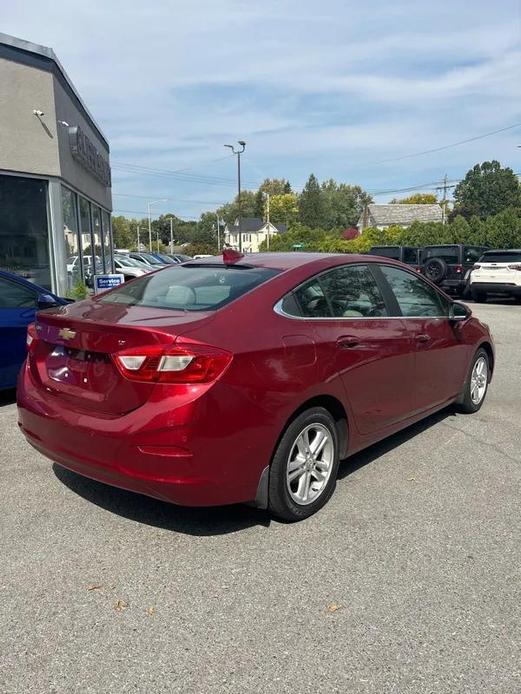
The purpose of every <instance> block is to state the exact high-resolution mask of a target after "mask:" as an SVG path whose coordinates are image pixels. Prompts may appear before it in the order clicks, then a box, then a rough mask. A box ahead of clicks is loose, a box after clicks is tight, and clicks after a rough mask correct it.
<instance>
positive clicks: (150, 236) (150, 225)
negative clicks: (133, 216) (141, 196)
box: [147, 198, 166, 253]
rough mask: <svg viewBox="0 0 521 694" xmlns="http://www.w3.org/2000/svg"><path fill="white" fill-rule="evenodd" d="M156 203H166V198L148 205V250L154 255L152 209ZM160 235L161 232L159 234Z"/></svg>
mask: <svg viewBox="0 0 521 694" xmlns="http://www.w3.org/2000/svg"><path fill="white" fill-rule="evenodd" d="M156 202H166V200H165V199H164V198H161V200H151V201H150V202H148V203H147V205H148V250H149V251H150V252H151V253H152V213H151V212H150V208H151V207H152V205H155V204H156ZM158 234H159V232H158Z"/></svg>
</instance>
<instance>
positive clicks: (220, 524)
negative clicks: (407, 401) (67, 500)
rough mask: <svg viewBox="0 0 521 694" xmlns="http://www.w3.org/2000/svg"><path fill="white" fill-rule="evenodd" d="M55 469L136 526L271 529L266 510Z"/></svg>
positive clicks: (412, 432)
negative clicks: (212, 503) (174, 498)
mask: <svg viewBox="0 0 521 694" xmlns="http://www.w3.org/2000/svg"><path fill="white" fill-rule="evenodd" d="M453 415H454V411H453V410H452V409H450V408H447V409H445V410H442V411H441V412H438V413H437V414H435V415H432V416H431V417H428V418H427V419H424V420H423V421H421V422H419V423H417V424H414V425H413V426H411V427H408V428H407V429H405V430H404V431H401V432H399V433H397V434H394V436H391V437H389V438H387V439H384V440H383V441H382V442H380V443H378V444H375V445H374V446H371V447H370V448H367V449H366V450H364V451H361V452H360V453H357V454H356V455H354V456H353V457H351V458H348V459H347V460H345V461H343V462H342V464H341V466H340V470H339V474H338V479H339V480H342V479H344V478H345V477H348V476H349V475H351V474H352V473H354V472H356V470H359V469H360V468H362V467H364V465H367V464H369V463H371V462H372V461H373V460H375V459H376V458H379V457H380V456H381V455H384V454H385V453H387V452H389V451H391V450H393V449H394V448H397V447H398V446H400V445H401V444H402V443H405V441H408V440H409V439H411V438H413V437H414V436H416V435H417V434H420V433H422V432H423V431H426V430H427V429H429V428H430V427H432V426H435V425H436V424H438V423H439V422H441V421H443V420H444V419H446V418H447V417H450V416H453ZM53 470H54V474H55V475H56V477H57V478H58V479H59V480H60V482H62V483H63V484H64V485H65V486H66V487H68V488H69V489H70V490H71V491H73V492H74V493H75V494H78V495H79V496H81V497H83V498H84V499H86V500H87V501H89V502H91V503H93V504H95V505H96V506H99V507H101V508H104V509H105V510H106V511H109V512H110V513H116V514H117V515H119V516H122V517H124V518H129V519H130V520H134V521H136V522H137V523H144V524H145V525H150V526H153V527H156V528H163V529H165V530H172V531H173V532H178V533H185V534H187V535H195V536H211V535H225V534H228V533H234V532H239V531H241V530H244V529H246V528H250V527H253V526H258V525H261V526H265V527H268V526H269V524H270V518H269V516H268V514H267V513H266V512H265V511H261V510H259V509H254V508H251V507H248V506H242V505H235V506H220V507H210V508H187V507H183V506H174V505H173V504H167V503H165V502H163V501H158V500H156V499H152V498H150V497H147V496H142V495H141V494H135V493H133V492H127V491H125V490H122V489H118V488H117V487H111V486H109V485H106V484H102V483H101V482H95V481H94V480H91V479H89V478H87V477H82V476H81V475H77V474H76V473H74V472H71V471H70V470H67V469H65V468H62V467H61V466H60V465H56V464H54V465H53Z"/></svg>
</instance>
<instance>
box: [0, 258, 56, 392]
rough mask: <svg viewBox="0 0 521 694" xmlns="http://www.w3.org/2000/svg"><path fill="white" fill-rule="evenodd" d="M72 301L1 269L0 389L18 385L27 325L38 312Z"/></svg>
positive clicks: (23, 357) (23, 356)
mask: <svg viewBox="0 0 521 694" xmlns="http://www.w3.org/2000/svg"><path fill="white" fill-rule="evenodd" d="M68 303H69V299H61V298H60V297H59V296H56V295H55V294H52V293H51V292H50V291H49V290H48V289H44V288H43V287H40V286H38V285H37V284H33V283H32V282H28V281H27V280H24V279H23V278H22V277H19V276H18V275H13V274H12V273H10V272H4V271H3V270H0V390H4V389H6V388H14V387H15V386H16V379H17V376H18V372H19V371H20V367H21V366H22V364H23V362H24V359H25V349H26V348H25V339H26V332H27V326H28V325H29V323H32V322H33V321H34V318H35V315H36V312H37V311H41V310H43V309H45V308H51V307H53V306H60V305H62V304H68Z"/></svg>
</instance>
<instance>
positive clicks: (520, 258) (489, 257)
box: [479, 251, 521, 263]
mask: <svg viewBox="0 0 521 694" xmlns="http://www.w3.org/2000/svg"><path fill="white" fill-rule="evenodd" d="M479 260H480V262H481V263H521V252H520V251H495V252H492V253H484V254H483V255H482V256H481V258H480V259H479Z"/></svg>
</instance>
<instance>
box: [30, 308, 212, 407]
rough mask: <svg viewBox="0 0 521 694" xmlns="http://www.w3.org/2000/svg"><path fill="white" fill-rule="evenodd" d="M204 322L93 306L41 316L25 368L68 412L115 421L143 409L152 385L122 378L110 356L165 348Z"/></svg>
mask: <svg viewBox="0 0 521 694" xmlns="http://www.w3.org/2000/svg"><path fill="white" fill-rule="evenodd" d="M208 319H211V315H209V314H208V313H200V312H198V313H196V314H195V313H188V312H185V311H171V310H170V311H168V312H166V311H162V310H158V309H152V308H143V307H128V306H125V307H121V306H114V305H103V304H99V303H96V302H88V303H87V302H81V303H79V304H72V305H70V306H64V307H60V308H59V309H52V310H51V311H45V312H41V313H39V314H38V316H37V321H36V326H35V327H36V330H35V333H36V335H37V339H36V340H35V343H34V344H33V345H31V349H30V353H29V368H30V370H31V373H32V376H33V378H34V380H35V382H36V383H37V384H39V385H40V386H41V387H42V388H45V390H47V391H48V393H49V394H51V395H54V396H56V397H59V398H60V399H61V400H62V402H66V403H67V404H68V405H70V406H71V407H72V408H74V409H77V410H79V411H83V412H85V411H88V412H91V413H96V414H100V415H106V416H118V415H121V414H125V413H127V412H130V411H132V410H135V409H136V408H138V407H140V406H141V405H143V404H144V403H145V402H146V401H147V400H148V399H149V397H150V396H151V393H152V391H153V389H154V387H155V384H154V383H145V382H137V381H133V380H130V379H127V378H125V376H123V375H122V373H121V371H120V370H119V369H118V368H117V366H116V364H115V361H114V355H115V354H117V353H118V352H121V351H123V350H128V349H132V348H136V347H141V346H143V347H144V346H151V345H155V346H160V347H162V346H164V347H165V348H167V347H168V346H169V345H172V344H173V343H174V342H175V341H176V339H177V337H178V336H179V335H181V334H183V333H186V332H188V331H189V330H191V329H192V328H193V327H195V326H196V325H197V324H198V323H200V322H201V321H204V320H208Z"/></svg>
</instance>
